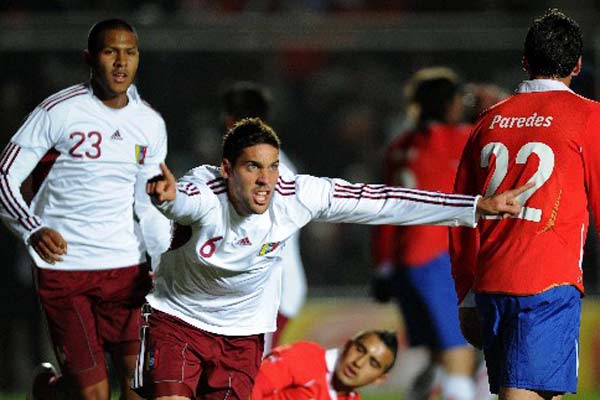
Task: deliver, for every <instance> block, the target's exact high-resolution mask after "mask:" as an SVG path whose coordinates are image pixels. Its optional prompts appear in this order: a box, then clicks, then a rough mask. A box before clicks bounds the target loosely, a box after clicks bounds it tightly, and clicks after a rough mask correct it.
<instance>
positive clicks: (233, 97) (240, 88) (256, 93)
mask: <svg viewBox="0 0 600 400" xmlns="http://www.w3.org/2000/svg"><path fill="white" fill-rule="evenodd" d="M271 102H272V96H271V93H270V92H269V91H268V90H267V89H266V88H264V87H262V86H261V85H259V84H257V83H254V82H246V81H241V82H236V83H234V84H233V85H231V86H230V87H228V88H227V90H226V91H225V92H224V94H223V96H222V109H223V123H224V125H225V129H226V131H227V130H229V129H231V128H232V127H233V125H234V124H235V123H236V122H237V121H239V120H241V119H243V118H248V117H258V118H260V119H262V120H263V121H265V122H268V117H269V114H270V109H271ZM279 162H280V163H281V164H283V165H285V167H286V168H287V169H289V170H290V171H291V172H292V173H296V168H295V167H294V165H293V164H292V162H291V161H290V159H289V158H288V157H287V156H286V155H285V153H284V152H283V151H281V150H280V151H279ZM281 274H282V277H281V301H280V304H279V311H278V312H277V330H276V331H275V332H273V334H267V335H265V353H267V352H269V351H270V350H271V348H272V347H275V346H277V345H278V344H279V340H280V338H281V333H282V332H283V330H284V329H285V327H286V326H287V324H288V322H289V321H290V320H291V319H293V318H294V317H295V316H296V315H298V313H299V312H300V309H301V308H302V305H303V304H304V302H305V301H306V290H307V289H306V275H305V274H304V265H303V264H302V257H301V255H300V232H299V231H298V232H296V233H295V234H294V235H292V237H290V238H289V239H288V240H287V241H286V244H285V247H284V248H283V251H282V255H281Z"/></svg>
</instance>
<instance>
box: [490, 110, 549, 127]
mask: <svg viewBox="0 0 600 400" xmlns="http://www.w3.org/2000/svg"><path fill="white" fill-rule="evenodd" d="M552 118H553V117H550V116H548V117H545V116H543V115H538V114H537V113H533V114H531V115H530V116H528V117H504V116H502V115H500V114H496V115H494V118H492V123H491V124H490V127H489V129H494V128H501V129H507V128H534V127H535V128H547V127H549V126H550V125H552Z"/></svg>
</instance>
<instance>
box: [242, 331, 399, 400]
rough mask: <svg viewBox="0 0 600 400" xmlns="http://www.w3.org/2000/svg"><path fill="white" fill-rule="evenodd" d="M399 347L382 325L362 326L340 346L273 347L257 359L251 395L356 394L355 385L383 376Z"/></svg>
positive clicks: (322, 399)
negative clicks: (365, 327)
mask: <svg viewBox="0 0 600 400" xmlns="http://www.w3.org/2000/svg"><path fill="white" fill-rule="evenodd" d="M397 352H398V341H397V339H396V333H395V332H388V331H381V330H370V331H365V332H360V333H358V334H356V335H355V337H354V338H352V339H351V340H348V341H347V342H346V344H345V345H344V346H343V348H341V349H338V348H334V349H328V350H326V349H324V348H323V347H321V346H320V345H318V344H317V343H313V342H296V343H292V344H290V345H286V346H281V347H277V348H275V349H274V350H273V351H272V352H271V354H269V355H268V356H267V357H266V358H265V359H264V360H263V361H262V363H261V364H260V368H259V370H258V374H257V375H256V381H255V382H254V387H253V388H252V397H251V400H311V399H313V400H349V399H352V400H360V398H361V397H360V394H359V393H358V392H357V391H356V389H358V388H360V387H363V386H366V385H371V384H373V385H377V384H380V383H382V382H384V381H385V380H386V378H387V375H386V374H387V372H388V371H389V370H390V369H392V367H393V366H394V362H395V361H396V354H397Z"/></svg>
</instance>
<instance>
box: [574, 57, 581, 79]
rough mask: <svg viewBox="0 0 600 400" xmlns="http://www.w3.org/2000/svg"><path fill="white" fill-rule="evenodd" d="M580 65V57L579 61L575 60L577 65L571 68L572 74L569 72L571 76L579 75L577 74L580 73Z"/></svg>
mask: <svg viewBox="0 0 600 400" xmlns="http://www.w3.org/2000/svg"><path fill="white" fill-rule="evenodd" d="M581 63H582V58H581V56H579V60H577V64H575V67H573V72H571V76H577V75H579V73H580V72H581Z"/></svg>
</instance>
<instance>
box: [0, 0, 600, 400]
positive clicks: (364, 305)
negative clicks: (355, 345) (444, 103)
mask: <svg viewBox="0 0 600 400" xmlns="http://www.w3.org/2000/svg"><path fill="white" fill-rule="evenodd" d="M550 6H557V7H560V8H561V9H563V10H564V11H565V12H567V13H568V14H569V15H571V16H572V17H574V18H575V19H577V20H578V21H579V23H580V24H581V26H582V28H583V31H584V40H585V46H584V47H585V55H584V63H585V65H586V66H585V69H584V73H583V74H582V75H583V76H582V77H581V78H580V79H579V80H578V82H577V88H578V91H580V93H582V94H584V95H586V96H588V97H592V98H595V94H596V93H600V90H598V89H599V87H598V85H599V82H598V80H597V79H595V77H596V76H598V74H600V71H599V68H600V31H598V29H597V21H598V17H599V16H600V4H598V3H597V2H596V1H592V0H582V1H577V2H572V1H554V2H548V1H541V0H532V1H524V0H523V1H519V0H480V1H467V0H454V1H451V2H447V1H442V0H436V1H430V0H421V1H418V0H400V1H391V0H388V1H386V0H371V1H370V0H304V1H302V0H290V1H284V0H246V1H245V0H219V1H216V0H215V1H209V0H172V1H168V0H154V1H142V0H129V1H125V0H100V1H83V0H46V1H43V0H38V1H36V0H24V1H10V0H0V60H1V62H0V110H1V113H2V117H0V145H1V146H2V147H3V146H4V145H5V144H6V143H7V141H8V140H9V138H10V136H11V135H12V134H13V133H14V132H15V130H16V129H17V128H18V127H19V125H20V123H21V122H22V121H23V118H24V117H25V116H26V115H27V113H29V112H30V111H31V110H32V109H33V108H34V107H35V106H36V104H37V103H39V102H40V101H41V100H42V99H43V98H45V97H46V96H47V95H49V94H51V93H53V92H55V91H56V90H58V89H60V88H63V87H65V86H68V85H71V84H73V83H77V82H80V81H83V80H85V79H86V78H87V73H88V72H87V70H86V68H85V66H84V65H83V62H82V57H81V50H82V49H83V48H84V47H85V38H86V35H87V29H88V28H89V26H90V25H91V24H92V23H93V22H95V21H96V20H98V19H100V18H105V17H112V16H119V17H123V18H125V19H127V20H129V21H130V22H132V23H133V24H134V25H135V26H136V27H137V29H138V32H139V36H140V48H141V52H142V53H141V57H142V58H141V67H140V71H139V74H138V79H137V84H138V86H139V88H140V91H141V93H142V95H143V97H144V98H145V99H146V100H148V102H150V103H151V104H152V105H153V106H154V107H155V108H156V109H157V110H158V111H159V112H161V113H162V114H163V116H164V118H165V120H166V122H167V127H168V130H169V156H168V164H169V165H170V166H171V167H172V169H173V170H174V171H175V173H176V174H178V175H180V174H182V173H183V172H185V170H186V169H187V168H189V167H191V166H194V165H197V164H200V163H206V162H208V163H212V162H216V161H218V157H219V154H220V153H219V145H220V142H219V136H220V129H221V126H220V123H219V117H220V116H219V105H220V104H219V94H220V92H221V91H222V90H223V88H224V87H226V86H227V85H228V84H230V83H232V82H234V81H237V80H255V81H258V82H261V83H264V84H265V85H267V86H268V87H270V88H271V90H272V92H273V97H274V99H275V102H274V107H273V118H272V124H273V126H274V127H275V128H276V130H277V131H278V132H279V134H280V136H281V137H282V139H283V143H284V144H283V145H284V149H285V150H286V153H287V154H288V155H289V156H290V158H291V159H292V160H293V161H294V163H296V165H297V166H298V168H299V170H300V171H302V172H306V173H310V174H313V175H319V176H339V177H343V178H345V179H348V180H351V181H356V182H360V181H379V180H380V171H379V169H380V162H381V155H382V152H383V148H384V145H385V143H386V142H387V141H388V139H389V138H390V137H392V136H393V135H394V134H396V133H398V131H399V130H400V129H401V127H402V124H403V121H404V106H405V104H404V98H403V86H404V84H405V83H406V80H407V79H408V78H409V77H410V75H411V74H412V73H413V72H415V71H416V70H417V69H419V68H421V67H427V66H433V65H445V66H449V67H451V68H453V69H455V70H456V71H457V72H458V73H459V74H460V76H461V77H462V79H463V81H464V82H465V83H466V82H487V83H494V84H497V85H499V86H501V87H503V88H505V89H506V90H508V91H511V90H512V89H513V88H514V86H515V84H516V83H517V82H519V81H520V80H522V79H523V78H524V77H525V76H524V74H523V72H522V70H521V68H520V59H521V48H522V40H523V37H524V35H525V32H526V30H527V27H528V26H529V24H530V22H531V20H532V18H533V17H534V16H536V15H539V14H541V13H542V12H543V11H544V10H545V9H546V8H548V7H550ZM592 239H593V236H592ZM301 240H302V251H303V259H304V264H305V268H306V273H307V276H308V281H309V302H308V304H307V307H306V308H305V310H304V311H303V313H302V315H301V316H300V318H299V319H298V320H297V321H295V322H294V323H293V325H292V326H291V330H290V331H288V332H286V335H285V336H284V340H295V339H299V338H305V339H311V340H317V341H319V342H321V343H323V344H324V345H326V346H333V345H336V344H338V343H341V341H342V340H343V339H344V338H347V337H348V336H349V335H351V334H352V333H353V332H355V331H356V330H358V329H362V328H366V327H380V326H381V327H393V328H396V327H397V328H398V329H399V332H400V336H401V337H402V335H403V334H402V320H401V317H400V316H399V315H398V314H397V312H396V310H395V308H394V307H393V306H391V305H386V306H381V305H376V304H374V303H373V302H371V301H370V300H369V299H368V290H367V283H368V279H369V269H370V257H369V228H367V227H361V226H350V225H328V224H316V223H315V224H311V225H309V226H308V227H307V228H306V229H304V230H303V232H302V238H301ZM0 254H1V259H2V260H3V261H2V268H0V304H2V306H1V307H0V398H3V396H4V395H3V394H2V393H4V394H5V395H7V394H8V393H11V392H13V393H20V392H21V391H23V390H24V389H25V387H26V385H27V383H28V381H29V379H30V377H29V373H30V370H31V369H32V367H33V365H35V364H37V363H38V362H39V361H41V360H45V359H47V358H48V357H49V354H50V351H49V348H48V345H47V343H46V341H45V340H44V339H43V338H44V328H43V326H42V324H41V323H40V317H39V311H38V309H37V305H36V303H35V298H34V294H33V289H32V281H31V276H30V275H31V274H30V266H29V261H28V259H27V256H26V255H25V254H24V251H23V248H22V245H21V244H20V243H18V242H17V241H16V240H15V239H14V238H13V237H12V236H11V235H10V234H9V233H8V231H7V230H6V229H5V228H4V227H3V226H2V227H0ZM584 268H585V279H586V287H587V291H588V294H589V296H588V297H587V298H586V299H585V303H584V318H583V328H582V344H581V367H580V392H581V393H580V394H579V395H577V396H572V397H573V398H575V397H577V398H591V396H592V393H594V392H597V391H600V302H599V301H598V300H597V299H596V297H595V296H596V294H597V293H598V289H599V286H598V279H597V274H598V271H597V270H598V259H597V240H591V241H590V242H589V243H588V248H587V258H586V262H585V266H584ZM419 362H422V354H418V353H415V354H412V353H411V354H410V355H409V353H406V354H405V355H403V356H401V358H400V362H399V364H398V366H397V367H396V368H395V372H394V374H395V376H394V379H392V380H391V382H390V383H389V384H387V388H386V390H388V391H401V390H402V389H403V388H404V387H405V385H406V382H407V380H408V379H409V378H410V376H411V373H412V371H413V370H414V369H415V368H414V367H415V366H416V365H418V363H419ZM16 398H19V395H17V397H16Z"/></svg>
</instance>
